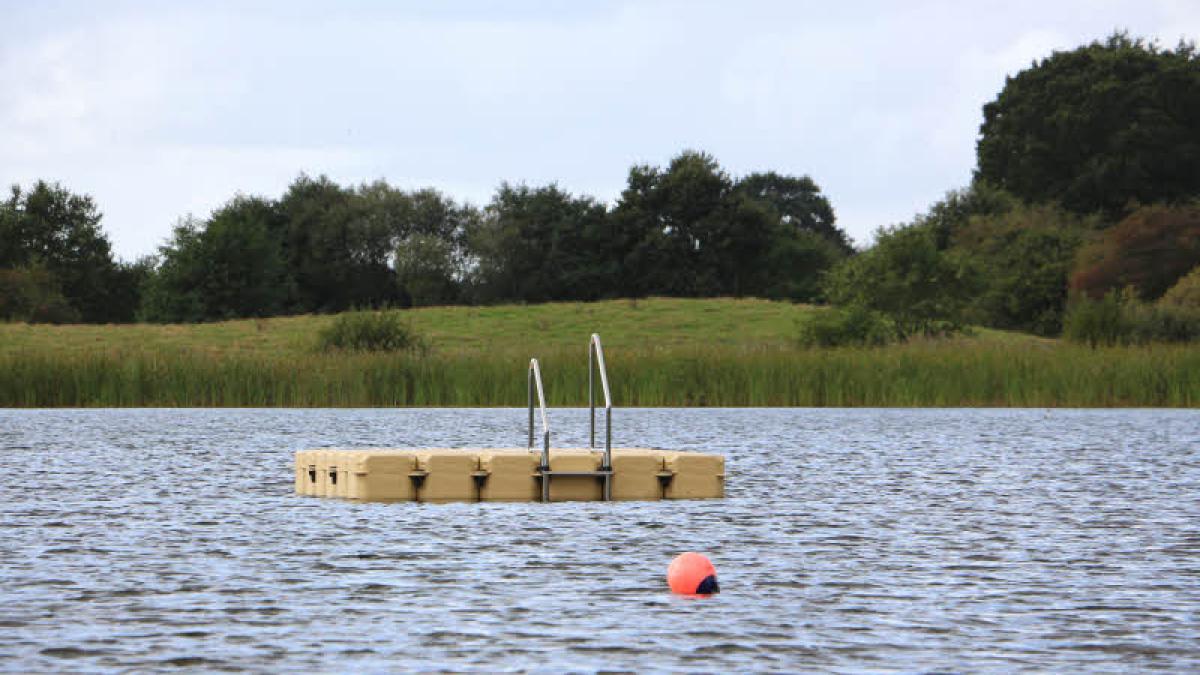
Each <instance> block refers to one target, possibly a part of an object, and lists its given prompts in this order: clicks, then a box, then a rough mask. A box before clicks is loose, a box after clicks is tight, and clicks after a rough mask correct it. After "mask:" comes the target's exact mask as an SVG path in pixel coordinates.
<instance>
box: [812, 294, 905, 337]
mask: <svg viewBox="0 0 1200 675" xmlns="http://www.w3.org/2000/svg"><path fill="white" fill-rule="evenodd" d="M899 337H900V335H899V334H898V333H897V331H896V327H895V325H894V324H893V323H892V322H891V320H889V319H888V318H887V317H885V316H884V315H883V314H881V313H879V312H876V311H874V310H871V309H867V308H866V307H864V306H862V305H860V304H851V305H849V306H847V307H831V308H829V309H828V310H826V311H823V312H814V313H812V314H809V315H808V316H806V317H805V318H804V319H803V320H801V321H800V331H799V335H798V336H797V343H798V344H799V345H800V346H802V347H820V348H828V347H879V346H882V345H886V344H888V343H891V342H895V341H896V340H898V339H899Z"/></svg>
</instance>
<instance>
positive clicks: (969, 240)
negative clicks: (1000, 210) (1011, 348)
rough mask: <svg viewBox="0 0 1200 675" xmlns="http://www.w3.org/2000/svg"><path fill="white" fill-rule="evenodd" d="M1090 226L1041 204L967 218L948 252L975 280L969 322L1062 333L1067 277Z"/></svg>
mask: <svg viewBox="0 0 1200 675" xmlns="http://www.w3.org/2000/svg"><path fill="white" fill-rule="evenodd" d="M1094 224H1095V223H1094V221H1092V220H1090V219H1084V218H1080V217H1078V216H1075V215H1073V214H1071V213H1069V212H1067V211H1063V210H1062V209H1059V208H1057V207H1054V206H1047V205H1038V206H1018V207H1014V208H1012V209H1010V210H1009V211H1008V212H1007V213H1004V214H999V215H991V216H973V217H972V218H970V220H969V221H968V222H967V223H966V224H964V225H963V226H961V227H960V228H959V230H958V231H957V232H956V233H955V235H954V237H953V245H952V249H951V250H953V251H955V252H957V253H958V254H960V255H961V256H962V257H963V258H964V259H965V260H966V261H967V262H968V263H969V264H970V265H971V266H972V267H973V268H974V269H975V271H976V272H977V273H978V274H979V277H980V282H981V283H980V292H979V294H978V295H976V296H975V297H974V298H973V299H972V300H971V303H970V305H969V309H968V314H967V317H968V318H969V320H971V321H972V322H976V323H980V324H983V325H986V326H991V327H992V328H1003V329H1006V330H1021V331H1027V332H1032V333H1036V334H1038V335H1058V334H1059V333H1060V332H1062V320H1063V312H1064V310H1065V309H1066V305H1067V273H1068V272H1069V271H1070V269H1071V265H1072V262H1073V261H1074V259H1075V255H1076V252H1077V249H1078V248H1079V246H1080V245H1081V244H1082V243H1083V241H1084V239H1085V236H1086V235H1087V234H1088V233H1089V232H1090V230H1092V229H1093V227H1094Z"/></svg>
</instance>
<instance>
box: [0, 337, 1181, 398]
mask: <svg viewBox="0 0 1200 675" xmlns="http://www.w3.org/2000/svg"><path fill="white" fill-rule="evenodd" d="M530 355H531V354H530V353H528V351H516V350H510V349H501V350H499V351H496V352H484V351H478V350H466V351H455V352H444V353H439V352H438V351H436V350H435V351H433V352H431V353H429V354H425V355H420V354H369V353H368V354H363V353H334V354H322V353H315V352H312V353H290V352H286V351H279V352H273V353H269V352H263V351H251V352H239V351H230V352H214V351H211V350H201V349H187V348H153V347H151V348H144V349H138V348H133V347H124V348H120V349H103V348H98V349H76V350H70V351H59V352H55V351H49V350H44V349H24V348H22V349H9V350H5V351H3V352H0V406H5V407H123V406H130V407H140V406H146V407H205V406H228V407H276V406H288V407H358V406H363V407H367V406H464V407H465V406H523V405H525V403H526V366H527V363H528V360H527V359H528V357H529V356H530ZM537 355H538V356H539V358H540V360H541V365H542V373H543V376H544V378H545V384H546V395H547V398H548V403H549V404H550V405H554V406H579V405H586V404H587V382H588V379H587V377H588V376H587V365H586V364H587V360H586V352H584V351H583V348H582V346H580V347H576V348H571V349H566V348H563V347H550V348H547V349H544V350H542V353H539V354H537ZM607 357H608V366H609V376H610V378H611V380H612V385H613V396H614V399H615V401H614V403H615V404H616V405H618V406H838V407H841V406H881V407H892V406H900V407H907V406H1000V407H1008V406H1012V407H1051V406H1060V407H1117V406H1120V407H1124V406H1147V407H1195V406H1197V405H1198V404H1200V349H1197V348H1196V347H1187V346H1154V345H1152V346H1142V347H1111V348H1100V349H1089V348H1087V347H1082V346H1075V345H1069V344H1061V343H1052V342H1036V343H1034V342H1017V341H1002V340H978V339H976V340H951V341H940V342H939V341H931V342H922V343H916V344H906V345H897V346H891V347H883V348H875V349H801V348H793V347H767V348H746V347H744V346H722V345H716V346H686V345H685V346H672V347H665V348H659V349H653V348H647V347H625V348H621V349H610V350H609V353H608V354H607Z"/></svg>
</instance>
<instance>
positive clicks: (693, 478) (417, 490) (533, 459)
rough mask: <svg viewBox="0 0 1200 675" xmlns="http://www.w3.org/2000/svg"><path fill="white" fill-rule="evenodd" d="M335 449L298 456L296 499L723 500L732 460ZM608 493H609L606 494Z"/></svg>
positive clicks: (645, 454) (643, 452)
mask: <svg viewBox="0 0 1200 675" xmlns="http://www.w3.org/2000/svg"><path fill="white" fill-rule="evenodd" d="M609 452H610V453H611V454H609V455H608V462H609V463H610V466H609V467H607V468H606V467H604V463H605V459H606V457H605V455H606V452H605V451H602V450H591V449H586V448H555V449H554V452H552V453H547V454H548V455H549V457H548V466H547V465H544V464H543V457H544V456H545V455H544V454H543V453H542V452H539V451H536V450H531V449H528V448H462V449H440V448H416V449H399V448H369V449H367V448H362V449H358V448H344V449H343V448H328V449H318V450H301V451H299V452H297V453H296V465H295V470H296V494H300V495H308V496H312V497H333V498H340V499H353V500H357V501H363V502H435V503H436V502H537V501H552V502H561V501H601V500H604V499H605V498H606V497H607V498H608V499H611V500H614V501H632V500H642V501H645V500H650V501H653V500H659V499H720V498H722V497H724V496H725V458H724V457H722V456H720V455H713V454H707V453H699V452H679V451H672V450H653V449H649V448H613V449H611V451H609ZM606 493H607V494H606Z"/></svg>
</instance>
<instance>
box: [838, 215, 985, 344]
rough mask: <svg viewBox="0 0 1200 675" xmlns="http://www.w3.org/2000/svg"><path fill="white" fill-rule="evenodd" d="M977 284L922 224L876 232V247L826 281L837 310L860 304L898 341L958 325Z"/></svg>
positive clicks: (857, 257)
mask: <svg viewBox="0 0 1200 675" xmlns="http://www.w3.org/2000/svg"><path fill="white" fill-rule="evenodd" d="M977 285H978V280H977V278H976V275H975V274H973V270H972V269H971V268H970V267H969V266H967V265H965V264H964V263H963V261H962V260H961V259H960V258H959V257H958V256H956V255H954V254H952V253H949V252H946V251H942V250H939V249H938V247H937V241H936V236H935V233H934V232H933V230H932V229H931V228H930V227H928V226H924V225H913V226H908V227H897V228H892V229H881V230H879V231H878V232H877V233H876V239H875V246H873V247H872V248H870V249H868V250H866V251H864V252H862V253H860V254H858V255H856V256H854V257H852V258H848V259H846V260H845V261H843V262H842V263H840V264H839V265H838V266H836V267H834V268H833V269H832V270H830V272H829V274H827V275H826V276H825V290H826V293H827V294H828V297H829V300H830V301H831V302H833V303H834V304H836V305H840V306H843V307H850V306H854V305H861V306H863V307H866V308H867V309H871V310H875V311H877V312H881V313H882V314H883V315H885V316H886V317H887V318H888V319H890V320H891V322H892V324H893V325H894V326H895V329H896V332H897V333H898V334H899V335H900V337H908V336H913V335H933V334H938V333H942V332H945V330H946V328H947V327H951V328H953V326H956V325H961V321H962V315H963V310H964V309H965V307H966V305H967V303H968V302H969V300H970V298H971V297H972V296H973V295H974V293H975V288H976V286H977Z"/></svg>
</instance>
